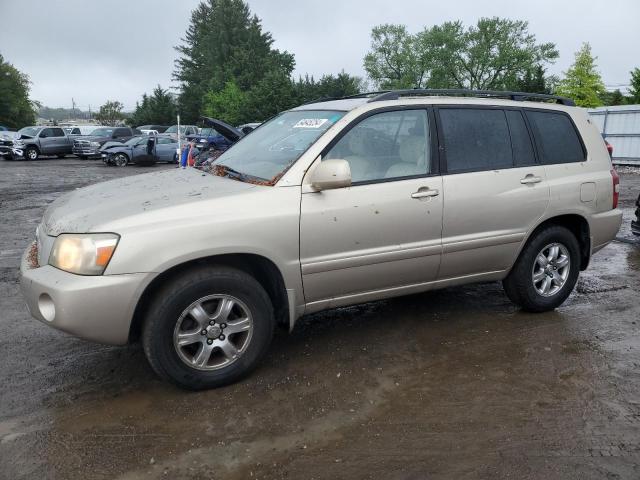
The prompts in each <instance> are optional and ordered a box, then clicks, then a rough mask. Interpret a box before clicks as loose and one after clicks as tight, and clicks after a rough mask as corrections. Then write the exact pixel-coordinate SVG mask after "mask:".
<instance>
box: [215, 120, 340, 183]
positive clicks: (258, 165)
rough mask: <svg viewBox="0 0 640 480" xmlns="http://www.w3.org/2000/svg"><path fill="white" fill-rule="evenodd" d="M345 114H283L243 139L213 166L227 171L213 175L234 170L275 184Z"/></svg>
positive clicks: (216, 170)
mask: <svg viewBox="0 0 640 480" xmlns="http://www.w3.org/2000/svg"><path fill="white" fill-rule="evenodd" d="M344 114H345V112H337V111H329V110H302V111H295V112H285V113H282V114H280V115H278V116H277V117H275V118H274V119H273V120H270V121H269V122H267V123H265V124H264V125H262V126H261V127H260V128H259V129H257V130H256V131H255V132H252V133H251V135H247V136H246V137H244V138H243V139H242V140H241V141H239V142H238V143H236V144H235V145H234V146H233V147H232V148H230V149H229V150H227V151H226V152H225V153H223V154H222V155H221V156H220V157H219V158H218V159H217V160H216V161H215V163H214V164H213V166H214V167H215V166H220V167H227V169H224V168H218V169H214V170H213V171H214V173H217V172H220V171H223V172H224V171H225V170H228V169H231V170H234V171H236V172H238V173H239V174H244V175H246V176H249V177H255V178H257V179H260V180H264V181H269V182H273V180H274V179H276V177H278V176H279V175H281V174H282V173H283V172H284V171H285V170H287V168H289V166H291V165H292V164H293V163H294V162H295V161H296V160H298V158H300V156H301V155H302V154H303V153H304V152H306V151H307V149H308V148H309V147H310V146H311V145H313V143H315V141H316V140H317V139H318V138H319V137H320V136H321V135H322V134H323V133H324V132H326V131H327V130H328V129H329V127H331V126H332V125H333V124H334V123H336V122H337V121H338V120H340V118H342V116H343V115H344Z"/></svg>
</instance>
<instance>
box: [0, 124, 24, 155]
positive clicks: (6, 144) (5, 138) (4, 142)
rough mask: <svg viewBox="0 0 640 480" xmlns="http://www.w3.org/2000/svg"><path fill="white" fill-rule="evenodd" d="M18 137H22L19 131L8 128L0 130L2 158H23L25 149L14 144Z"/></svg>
mask: <svg viewBox="0 0 640 480" xmlns="http://www.w3.org/2000/svg"><path fill="white" fill-rule="evenodd" d="M18 138H20V134H19V133H18V132H10V131H8V130H2V131H0V158H4V159H5V160H13V159H14V158H22V156H23V155H24V151H23V150H22V149H20V148H18V147H16V146H15V145H14V142H15V141H16V140H17V139H18Z"/></svg>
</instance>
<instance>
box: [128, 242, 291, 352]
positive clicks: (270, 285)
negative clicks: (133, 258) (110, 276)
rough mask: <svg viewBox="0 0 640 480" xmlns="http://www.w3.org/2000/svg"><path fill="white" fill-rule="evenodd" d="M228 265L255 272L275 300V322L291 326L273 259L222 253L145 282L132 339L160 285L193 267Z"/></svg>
mask: <svg viewBox="0 0 640 480" xmlns="http://www.w3.org/2000/svg"><path fill="white" fill-rule="evenodd" d="M201 266H212V267H213V266H225V267H231V268H237V269H239V270H242V271H244V272H246V273H248V274H249V275H251V276H253V277H254V278H255V279H256V280H257V281H258V282H259V283H260V284H261V285H262V286H263V287H264V289H265V290H266V291H267V294H268V295H269V298H270V299H271V302H272V304H273V309H274V314H275V317H276V323H277V324H278V325H281V326H285V327H288V326H289V299H288V296H287V290H286V287H285V283H284V277H283V275H282V272H281V271H280V269H279V268H278V267H277V266H276V264H275V263H274V262H273V261H271V260H270V259H268V258H266V257H264V256H262V255H257V254H250V253H241V254H221V255H212V256H208V257H202V258H197V259H193V260H189V261H186V262H183V263H180V264H177V265H174V266H172V267H171V268H169V269H167V270H165V271H164V272H162V273H161V274H159V275H158V276H156V277H155V278H154V279H153V280H152V281H151V282H150V283H149V285H147V286H146V288H145V289H144V291H143V292H142V295H140V298H139V299H138V302H137V304H136V308H135V310H134V313H133V317H132V320H131V326H130V327H129V342H132V341H135V340H137V339H138V338H139V337H140V334H141V331H142V324H143V322H144V314H145V312H146V310H147V308H148V306H149V304H150V302H151V301H152V300H153V298H154V295H155V294H156V292H157V291H158V290H159V289H160V287H161V286H162V285H163V284H164V283H166V282H167V281H170V280H171V279H172V278H175V277H176V276H178V275H180V274H182V273H184V272H186V271H188V270H189V269H191V268H194V267H201Z"/></svg>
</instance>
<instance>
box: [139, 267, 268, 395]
mask: <svg viewBox="0 0 640 480" xmlns="http://www.w3.org/2000/svg"><path fill="white" fill-rule="evenodd" d="M274 326H275V319H274V314H273V307H272V305H271V301H270V299H269V296H268V295H267V293H266V292H265V290H264V288H263V287H262V286H261V285H260V284H259V283H258V282H257V281H256V280H255V279H254V278H253V277H252V276H250V275H248V274H246V273H245V272H242V271H240V270H236V269H232V268H228V267H222V266H220V267H200V268H198V269H195V270H191V271H189V272H187V273H185V274H182V275H181V276H179V277H177V278H175V279H173V280H172V281H170V282H168V283H167V284H166V285H165V287H164V288H163V289H161V291H159V292H158V294H157V295H156V297H155V301H153V302H152V305H151V308H150V309H149V310H148V314H147V318H146V321H145V323H144V325H143V329H142V344H143V346H144V351H145V354H146V356H147V359H148V360H149V363H150V364H151V366H152V368H153V369H154V370H155V372H156V373H157V374H158V375H159V376H160V377H162V378H165V379H167V380H170V381H171V382H173V383H175V384H176V385H178V386H180V387H182V388H187V389H190V390H203V389H208V388H215V387H220V386H223V385H227V384H229V383H232V382H235V381H237V380H238V379H240V378H242V377H243V376H245V375H247V374H248V373H249V372H250V371H251V370H253V369H254V368H255V367H256V366H257V364H258V362H259V361H260V359H261V358H262V357H263V355H264V354H265V352H266V351H267V348H268V346H269V344H270V343H271V337H272V336H273V330H274Z"/></svg>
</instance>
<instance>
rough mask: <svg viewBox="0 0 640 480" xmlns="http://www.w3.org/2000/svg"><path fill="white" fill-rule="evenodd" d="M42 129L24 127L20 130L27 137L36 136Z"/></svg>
mask: <svg viewBox="0 0 640 480" xmlns="http://www.w3.org/2000/svg"><path fill="white" fill-rule="evenodd" d="M39 131H40V128H39V127H24V128H21V129H20V130H18V133H19V134H20V135H25V136H27V137H35V136H36V135H37V134H38V132H39Z"/></svg>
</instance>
